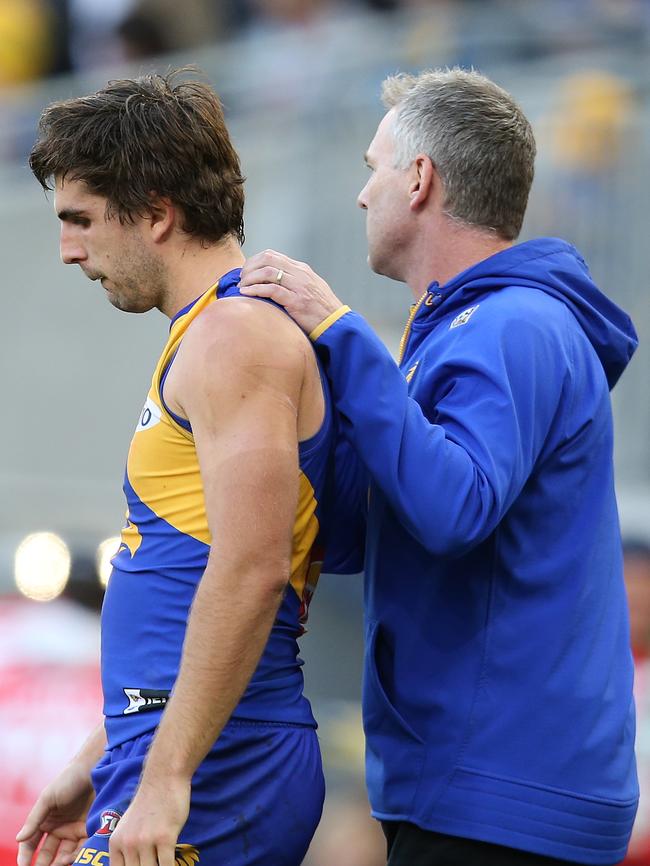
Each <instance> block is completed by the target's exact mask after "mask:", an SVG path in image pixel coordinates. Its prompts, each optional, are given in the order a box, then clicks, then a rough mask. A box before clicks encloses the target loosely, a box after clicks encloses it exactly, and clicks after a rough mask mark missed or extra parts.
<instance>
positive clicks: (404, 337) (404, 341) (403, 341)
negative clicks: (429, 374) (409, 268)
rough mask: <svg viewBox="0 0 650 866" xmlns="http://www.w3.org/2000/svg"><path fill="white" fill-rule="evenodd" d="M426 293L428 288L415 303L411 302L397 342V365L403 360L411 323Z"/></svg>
mask: <svg viewBox="0 0 650 866" xmlns="http://www.w3.org/2000/svg"><path fill="white" fill-rule="evenodd" d="M428 294H429V290H428V289H427V291H426V292H425V293H424V294H423V295H422V297H421V298H420V300H419V301H418V302H417V304H413V306H412V307H411V314H410V316H409V317H408V321H407V323H406V326H405V328H404V333H403V334H402V339H401V340H400V344H399V356H398V360H397V363H398V364H399V365H401V363H402V361H403V360H404V352H405V351H406V344H407V342H408V338H409V336H410V334H411V325H412V324H413V320H414V319H415V317H416V316H417V314H418V310H419V309H420V307H421V306H422V304H423V302H424V299H425V298H426V296H427V295H428Z"/></svg>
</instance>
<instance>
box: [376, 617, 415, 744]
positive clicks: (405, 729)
mask: <svg viewBox="0 0 650 866" xmlns="http://www.w3.org/2000/svg"><path fill="white" fill-rule="evenodd" d="M382 649H383V651H384V654H385V653H386V652H388V651H389V648H388V647H387V646H385V644H383V645H382V628H381V625H380V624H379V623H378V622H372V621H371V622H368V625H367V632H366V660H365V665H364V677H363V707H364V725H365V728H366V735H367V736H368V737H370V736H372V735H374V734H379V735H381V736H384V737H389V738H394V739H395V740H401V741H403V740H404V739H405V738H406V739H407V740H410V741H412V742H413V743H417V744H419V745H424V740H423V739H422V737H420V735H419V734H418V733H416V731H414V730H413V728H412V727H411V725H410V724H409V723H408V722H407V721H406V719H405V718H404V717H403V716H402V715H401V713H400V712H399V710H398V709H397V707H396V706H395V705H394V704H393V703H392V702H391V700H390V698H389V697H388V694H387V693H386V689H385V688H384V686H383V684H382V681H381V675H380V666H379V665H378V657H379V652H380V650H382Z"/></svg>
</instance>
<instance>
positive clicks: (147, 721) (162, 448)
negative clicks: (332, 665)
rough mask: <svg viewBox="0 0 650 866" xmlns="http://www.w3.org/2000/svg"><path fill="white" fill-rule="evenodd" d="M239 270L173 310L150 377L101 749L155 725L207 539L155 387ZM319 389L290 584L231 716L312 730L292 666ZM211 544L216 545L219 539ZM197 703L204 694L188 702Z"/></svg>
mask: <svg viewBox="0 0 650 866" xmlns="http://www.w3.org/2000/svg"><path fill="white" fill-rule="evenodd" d="M239 275H240V271H239V270H238V269H237V270H233V271H230V272H229V273H228V274H226V275H225V276H224V277H222V278H221V280H220V281H219V282H218V284H217V285H216V286H213V287H212V288H210V289H209V290H208V291H207V292H206V293H205V294H204V295H202V296H201V297H200V298H198V299H197V300H196V301H194V302H193V303H192V304H190V305H189V306H188V307H185V308H184V309H182V310H181V311H180V312H179V313H178V314H177V315H176V316H175V318H174V319H173V320H172V324H171V328H170V333H169V339H168V341H167V345H166V346H165V348H164V350H163V353H162V355H161V357H160V360H159V362H158V365H157V367H156V370H155V372H154V375H153V380H152V383H151V389H150V391H149V394H148V396H147V400H146V403H145V405H144V407H143V410H142V413H141V415H140V419H139V422H138V425H137V428H136V431H135V434H134V436H133V440H132V442H131V447H130V450H129V455H128V461H127V467H126V473H125V479H124V491H125V494H126V500H127V506H128V510H127V516H126V524H125V527H124V529H123V531H122V541H121V545H120V548H119V550H118V552H117V554H116V555H115V557H114V558H113V571H112V574H111V577H110V580H109V583H108V588H107V591H106V596H105V599H104V606H103V610H102V684H103V690H104V713H105V716H106V731H107V736H108V743H109V747H113V746H115V745H118V744H119V743H122V742H124V741H126V740H128V739H131V738H132V737H134V736H138V735H140V734H142V733H144V732H145V731H147V730H150V729H152V728H154V727H155V726H156V725H157V724H158V721H159V717H160V714H161V712H162V709H163V707H164V705H165V703H166V701H167V698H168V695H169V692H170V690H171V689H172V687H173V685H174V681H175V679H176V676H177V673H178V668H179V663H180V658H181V650H182V645H183V638H184V635H185V629H186V623H187V619H188V616H189V609H190V605H191V603H192V599H193V597H194V593H195V590H196V588H197V585H198V583H199V580H200V579H201V576H202V574H203V571H204V569H205V566H206V563H207V559H208V553H209V551H210V546H211V543H212V539H211V537H210V532H209V529H208V522H207V518H206V511H205V503H204V499H203V485H202V482H201V475H200V472H199V464H198V460H197V455H196V449H195V447H194V439H193V436H192V431H191V426H190V424H189V422H187V421H186V420H185V419H183V418H180V417H178V416H177V415H175V414H174V413H172V412H171V411H170V410H169V408H168V407H167V406H166V405H165V402H164V399H163V396H162V388H163V385H164V381H165V377H166V375H167V372H168V371H169V369H170V367H171V364H172V362H173V360H174V357H175V354H176V352H177V350H178V347H179V345H180V343H181V340H182V339H183V336H184V334H185V332H186V331H187V328H188V326H189V325H190V323H191V322H192V321H193V320H194V319H195V318H196V317H197V316H198V315H200V314H201V312H202V311H203V310H204V309H205V308H206V307H207V306H208V305H209V304H212V303H214V302H215V301H217V300H218V299H220V298H223V297H234V296H237V295H238V294H239V290H238V282H239ZM322 381H323V391H324V397H325V416H324V420H323V423H322V425H321V428H320V430H319V431H318V432H317V433H316V434H315V435H314V436H313V437H312V438H311V439H309V440H307V441H304V442H301V443H300V445H299V467H300V478H299V500H298V506H297V511H296V518H295V523H294V529H293V551H292V561H291V577H290V581H289V586H288V588H287V591H286V593H285V596H284V600H283V602H282V604H281V606H280V609H279V611H278V615H277V618H276V621H275V624H274V626H273V629H272V632H271V635H270V638H269V641H268V643H267V646H266V649H265V652H264V654H263V656H262V658H261V660H260V662H259V664H258V667H257V669H256V671H255V673H254V675H253V677H252V679H251V682H250V683H249V686H248V688H247V690H246V693H245V694H244V696H243V698H242V699H241V701H240V703H239V705H238V706H237V708H236V710H235V712H234V713H233V718H240V719H250V720H259V721H266V722H285V723H294V724H303V725H310V726H315V724H316V723H315V721H314V717H313V715H312V712H311V707H310V705H309V702H308V701H307V699H306V698H305V697H304V696H303V693H302V687H303V678H302V671H301V665H302V661H301V660H300V659H299V658H298V645H297V638H298V637H299V635H300V634H301V633H302V630H303V628H302V625H303V623H304V621H305V620H306V616H307V609H308V605H309V600H310V597H311V595H312V593H313V591H314V588H315V585H316V582H317V580H318V575H319V571H320V564H321V560H322V552H320V546H319V541H320V539H319V527H320V509H321V507H322V502H323V498H324V495H325V490H326V487H327V486H328V485H329V481H328V475H329V468H330V455H331V450H332V446H333V440H334V433H333V427H334V425H333V416H332V410H331V406H330V399H329V392H328V389H327V385H326V383H325V381H324V379H322ZM217 544H218V542H217ZM195 700H196V701H197V704H198V703H199V702H200V701H201V700H202V696H201V695H200V694H197V695H196V697H195Z"/></svg>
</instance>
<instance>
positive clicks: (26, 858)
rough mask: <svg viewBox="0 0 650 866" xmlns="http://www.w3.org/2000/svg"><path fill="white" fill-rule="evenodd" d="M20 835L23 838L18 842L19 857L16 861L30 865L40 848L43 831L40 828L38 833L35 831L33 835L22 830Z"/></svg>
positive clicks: (20, 864)
mask: <svg viewBox="0 0 650 866" xmlns="http://www.w3.org/2000/svg"><path fill="white" fill-rule="evenodd" d="M25 826H27V825H25ZM23 830H24V828H23ZM20 836H21V840H20V841H19V843H18V857H17V858H16V863H17V864H18V866H30V864H31V862H32V858H33V856H34V852H35V851H36V849H37V848H38V843H39V842H40V841H41V838H42V836H43V833H42V832H41V831H40V830H37V831H36V833H33V834H32V835H31V836H25V835H24V834H23V831H22V830H21V831H20Z"/></svg>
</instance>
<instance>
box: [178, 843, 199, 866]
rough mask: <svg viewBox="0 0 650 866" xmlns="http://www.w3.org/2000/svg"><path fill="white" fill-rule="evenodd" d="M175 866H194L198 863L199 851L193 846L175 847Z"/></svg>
mask: <svg viewBox="0 0 650 866" xmlns="http://www.w3.org/2000/svg"><path fill="white" fill-rule="evenodd" d="M175 859H176V866H195V864H196V863H198V862H199V849H198V848H196V847H195V846H194V845H177V846H176V857H175Z"/></svg>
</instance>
